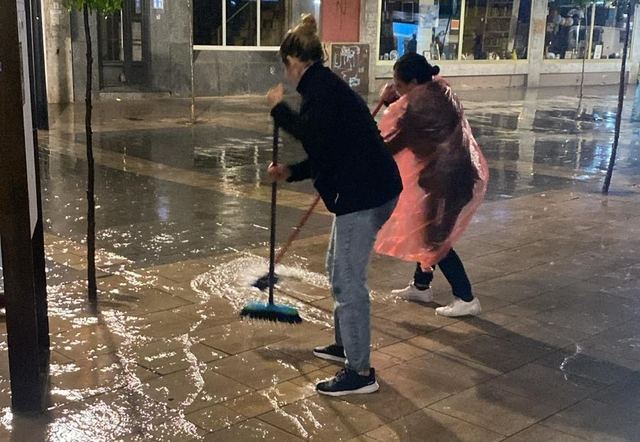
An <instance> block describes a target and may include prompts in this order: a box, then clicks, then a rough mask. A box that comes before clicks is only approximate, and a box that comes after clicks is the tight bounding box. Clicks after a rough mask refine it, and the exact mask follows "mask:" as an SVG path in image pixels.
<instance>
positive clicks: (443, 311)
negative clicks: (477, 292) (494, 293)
mask: <svg viewBox="0 0 640 442" xmlns="http://www.w3.org/2000/svg"><path fill="white" fill-rule="evenodd" d="M481 312H482V307H481V306H480V301H479V300H478V298H473V301H471V302H465V301H463V300H462V299H459V298H456V299H455V300H454V301H453V302H452V303H451V304H449V305H447V306H445V307H438V308H437V309H436V315H440V316H448V317H450V318H455V317H457V316H476V315H479V314H480V313H481Z"/></svg>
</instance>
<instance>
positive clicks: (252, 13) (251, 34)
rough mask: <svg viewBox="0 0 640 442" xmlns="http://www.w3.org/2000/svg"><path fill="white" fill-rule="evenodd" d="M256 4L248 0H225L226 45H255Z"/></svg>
mask: <svg viewBox="0 0 640 442" xmlns="http://www.w3.org/2000/svg"><path fill="white" fill-rule="evenodd" d="M256 4H257V3H256V2H255V1H250V0H227V46H256V39H257V36H258V35H257V30H256V27H257V24H258V23H257V17H258V8H257V6H256Z"/></svg>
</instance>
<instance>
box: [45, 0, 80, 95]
mask: <svg viewBox="0 0 640 442" xmlns="http://www.w3.org/2000/svg"><path fill="white" fill-rule="evenodd" d="M42 10H43V11H44V13H43V19H44V33H45V57H46V58H45V60H46V63H45V65H46V73H47V97H48V100H49V103H71V102H73V61H72V60H73V58H72V56H71V21H70V19H69V11H68V10H67V8H65V7H64V5H63V4H62V0H42Z"/></svg>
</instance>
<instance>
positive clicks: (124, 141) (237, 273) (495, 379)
mask: <svg viewBox="0 0 640 442" xmlns="http://www.w3.org/2000/svg"><path fill="white" fill-rule="evenodd" d="M572 93H574V91H571V90H567V89H566V88H565V89H563V90H554V89H543V90H538V91H532V90H528V91H525V90H517V89H511V90H505V91H473V92H464V93H462V98H463V101H464V103H465V107H466V111H467V115H468V118H469V120H470V122H471V124H472V127H473V129H474V131H475V133H476V134H477V136H478V139H479V141H480V143H481V145H482V146H483V149H484V151H485V154H486V156H487V158H488V159H489V162H490V166H491V182H490V186H489V194H488V197H487V202H486V203H485V204H484V205H483V206H482V208H481V210H480V211H479V213H478V215H477V217H476V219H475V220H474V223H473V225H472V226H471V227H470V229H469V231H468V234H467V236H466V237H465V238H464V239H463V240H462V241H461V242H460V246H459V248H458V252H459V253H460V254H461V256H462V257H463V259H464V260H465V264H466V266H467V268H468V271H469V274H470V277H471V279H472V282H473V283H474V289H475V291H476V294H477V296H478V297H479V298H480V299H481V302H482V304H483V307H484V313H483V315H482V316H480V317H478V318H472V319H461V320H453V319H447V318H441V317H436V316H435V315H434V314H433V308H434V307H435V306H437V305H439V304H444V303H447V302H448V301H449V300H450V292H449V288H448V286H447V284H446V281H444V280H443V279H444V278H442V277H441V276H440V275H437V276H436V280H435V282H434V292H435V295H436V297H435V302H434V303H433V304H427V305H421V304H414V303H408V302H404V301H402V300H400V299H397V298H395V297H394V296H392V295H391V293H390V291H391V289H393V288H399V287H402V286H403V285H404V284H406V282H407V280H409V278H410V276H411V274H412V265H411V264H407V263H401V262H397V261H393V260H390V259H384V258H380V257H375V258H374V259H373V261H372V266H371V274H370V286H371V288H372V290H373V294H372V296H373V303H372V313H373V316H374V319H373V324H372V327H373V330H372V340H373V349H374V351H373V354H372V358H373V365H374V366H375V367H376V369H377V372H378V374H379V381H380V383H381V386H382V387H381V390H380V392H379V393H377V394H375V395H370V396H366V397H355V398H346V399H342V400H335V399H326V398H323V397H318V396H317V395H316V394H315V392H314V389H313V384H314V382H315V381H317V380H319V379H324V378H326V377H328V376H330V375H332V374H333V373H334V372H335V371H336V370H337V369H338V367H337V366H334V365H332V364H329V363H328V362H326V361H321V360H318V359H315V358H313V356H312V355H311V353H310V348H311V347H313V346H314V345H318V344H325V343H328V342H330V341H331V340H332V336H333V330H332V325H331V323H332V313H331V309H332V301H331V297H330V293H329V290H328V283H327V280H326V278H325V277H324V275H323V262H324V250H325V248H326V243H327V234H328V230H329V227H330V221H331V218H330V217H329V215H328V214H327V212H326V211H325V210H324V209H319V210H318V211H317V212H316V213H315V214H314V215H313V216H312V218H311V219H310V221H309V223H308V225H307V226H306V227H305V228H304V230H303V232H302V234H301V237H300V239H299V240H298V241H297V242H296V243H295V245H294V247H293V248H292V250H291V252H290V253H289V255H288V256H287V257H286V258H285V260H284V262H283V265H282V267H281V268H279V273H280V275H281V282H280V285H279V287H278V290H277V292H276V295H277V296H278V297H279V299H280V301H281V302H284V303H288V304H291V305H295V306H296V307H297V308H298V309H299V311H300V312H301V314H302V316H303V317H304V319H305V322H304V324H303V325H300V326H295V327H293V326H283V325H274V324H269V323H268V324H265V323H257V322H242V321H240V320H239V318H238V311H239V309H240V308H241V307H242V306H243V305H244V303H245V302H246V301H248V300H252V299H261V298H262V297H264V296H265V295H264V294H262V293H260V292H257V291H255V290H254V289H251V288H250V287H249V286H250V283H251V281H253V280H254V279H255V278H256V277H258V276H260V275H261V274H262V273H264V271H265V270H266V260H265V256H266V253H267V248H266V242H267V240H268V226H269V201H270V188H269V186H267V185H266V182H265V178H264V169H265V166H266V164H267V163H268V162H269V161H270V158H271V140H270V132H271V130H270V126H269V124H270V121H269V118H268V114H267V109H266V107H265V106H264V105H263V104H262V101H261V100H260V99H256V98H250V97H247V98H227V99H210V100H199V102H198V118H199V121H198V122H197V124H194V125H189V124H187V122H186V118H185V116H186V115H188V103H187V102H186V101H181V100H158V101H151V102H150V101H147V102H105V103H101V104H100V105H99V106H97V108H96V115H97V116H96V125H95V126H96V136H95V140H96V147H97V149H96V162H97V182H96V186H97V197H98V210H97V218H98V219H97V225H98V247H99V251H98V267H99V270H100V272H99V290H100V305H99V310H98V312H92V311H90V310H89V309H88V308H87V305H86V301H85V297H86V295H85V289H84V282H83V278H84V274H85V271H86V260H85V256H84V254H85V247H84V230H85V202H84V190H83V189H84V176H85V171H86V162H85V160H84V146H83V145H82V142H83V133H82V131H83V121H82V118H83V115H82V108H81V106H66V107H59V108H54V109H52V113H51V115H52V130H51V131H50V132H49V133H43V134H41V153H42V162H41V170H42V178H43V188H44V193H43V198H44V210H45V219H46V231H47V232H46V250H47V269H48V282H49V314H50V324H51V339H52V344H51V345H52V347H51V348H52V356H51V370H50V372H51V381H50V384H51V385H50V397H49V409H48V411H47V413H45V414H44V415H42V416H39V417H33V416H19V415H13V414H12V413H11V411H10V408H9V406H10V396H9V391H10V390H9V376H8V364H7V346H6V343H5V344H4V345H0V391H2V394H1V395H0V407H1V408H2V410H1V412H0V439H2V440H16V441H23V440H29V441H31V440H51V441H57V440H74V441H76V440H78V441H80V440H171V441H174V440H199V439H203V440H233V441H235V440H257V439H259V440H262V439H266V440H280V441H282V440H284V441H289V440H300V439H313V440H328V441H336V440H365V441H366V440H368V441H390V440H424V437H425V436H424V435H427V434H428V435H429V436H428V437H429V439H430V440H438V441H440V440H442V441H467V440H469V441H471V440H473V441H484V440H492V441H493V440H509V441H529V440H543V439H549V440H562V441H578V440H598V441H599V440H635V438H637V434H638V431H640V427H639V426H638V422H640V414H639V412H638V406H637V405H638V397H640V382H638V379H639V377H638V370H639V369H640V339H639V338H638V336H640V328H639V326H638V325H637V324H638V316H639V315H640V298H639V296H640V289H639V288H638V287H640V259H639V258H638V256H639V255H638V248H640V240H638V238H639V235H638V233H640V225H639V224H638V223H637V222H635V221H634V220H635V219H636V218H637V216H638V215H640V208H639V207H640V206H639V205H638V204H637V203H638V201H639V200H640V181H639V180H638V172H639V171H640V162H639V159H638V152H639V149H638V148H639V147H640V146H639V145H640V137H639V136H638V132H639V130H640V126H639V125H638V120H639V118H638V109H639V108H640V94H639V93H637V92H636V90H634V89H629V91H628V100H629V101H628V106H627V107H626V109H625V116H624V120H623V124H622V136H621V145H620V151H619V157H618V162H617V168H616V173H615V175H614V180H613V186H612V195H611V196H609V197H608V198H605V197H602V196H600V195H599V189H600V186H601V183H602V179H603V175H604V171H605V170H606V167H607V164H608V161H609V155H610V150H611V142H612V140H613V129H614V123H615V115H614V112H615V109H616V104H617V102H616V99H617V90H616V88H593V89H587V91H586V98H585V99H584V100H583V102H582V108H580V109H578V100H577V99H576V98H574V96H572V95H571V94H572ZM372 100H373V98H372ZM282 143H283V148H282V160H283V161H294V160H296V159H299V158H301V157H302V156H303V152H302V149H301V148H300V146H299V145H298V144H297V143H295V142H294V141H293V140H291V139H290V138H287V137H285V138H284V139H283V141H282ZM313 196H314V194H313V189H312V188H311V187H310V185H309V184H308V183H300V184H295V185H286V186H284V187H283V188H282V189H281V191H280V194H279V207H278V225H279V230H278V241H279V242H280V243H281V242H282V241H284V239H285V238H286V237H287V236H288V234H289V233H290V231H291V228H292V226H294V225H295V224H296V223H297V221H298V220H299V218H300V216H301V215H302V213H303V211H304V210H305V209H306V207H307V206H308V205H309V204H310V202H311V201H312V199H313ZM0 327H1V328H2V332H3V333H5V330H4V329H5V327H4V323H2V324H1V325H0ZM4 341H5V342H6V339H5V340H4Z"/></svg>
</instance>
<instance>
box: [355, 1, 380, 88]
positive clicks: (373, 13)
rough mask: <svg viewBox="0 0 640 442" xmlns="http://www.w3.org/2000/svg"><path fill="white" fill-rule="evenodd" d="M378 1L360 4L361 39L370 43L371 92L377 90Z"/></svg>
mask: <svg viewBox="0 0 640 442" xmlns="http://www.w3.org/2000/svg"><path fill="white" fill-rule="evenodd" d="M379 19H380V18H379V16H378V2H377V1H376V0H362V3H361V5H360V20H361V21H360V23H362V24H361V26H360V41H361V42H364V43H369V45H370V46H369V92H377V89H376V84H375V77H376V60H377V59H378V57H379V54H378V45H379V44H380V42H379V41H378V20H379Z"/></svg>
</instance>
